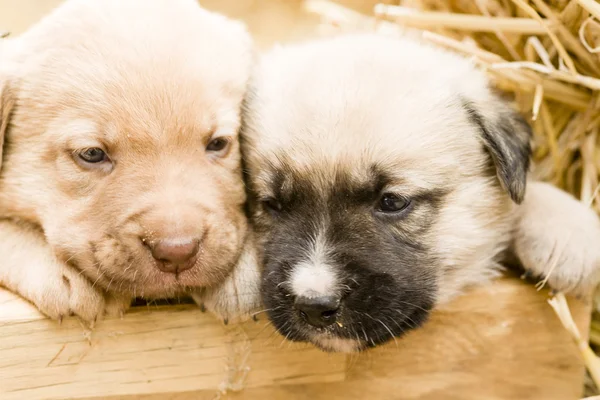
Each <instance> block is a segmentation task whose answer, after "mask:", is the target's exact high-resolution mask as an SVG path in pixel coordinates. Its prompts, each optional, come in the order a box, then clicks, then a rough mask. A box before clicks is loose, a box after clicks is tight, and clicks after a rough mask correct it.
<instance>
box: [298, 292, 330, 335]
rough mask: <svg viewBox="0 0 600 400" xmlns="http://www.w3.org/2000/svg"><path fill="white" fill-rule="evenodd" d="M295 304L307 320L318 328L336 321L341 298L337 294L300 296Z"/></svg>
mask: <svg viewBox="0 0 600 400" xmlns="http://www.w3.org/2000/svg"><path fill="white" fill-rule="evenodd" d="M294 306H295V307H296V309H297V310H298V312H299V313H300V316H301V317H302V318H303V319H304V320H305V321H306V322H308V323H309V324H311V325H312V326H315V327H317V328H324V327H326V326H329V325H331V324H333V323H334V322H335V320H336V318H337V314H338V309H339V307H340V299H339V298H338V297H335V296H320V297H305V296H300V297H297V298H296V301H295V303H294Z"/></svg>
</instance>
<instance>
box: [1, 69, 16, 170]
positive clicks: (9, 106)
mask: <svg viewBox="0 0 600 400" xmlns="http://www.w3.org/2000/svg"><path fill="white" fill-rule="evenodd" d="M15 103H16V94H15V90H14V89H13V86H12V85H11V84H10V82H9V81H8V80H7V79H4V77H3V76H2V75H0V170H2V158H3V155H4V141H5V140H4V139H5V136H6V131H7V130H8V124H9V121H10V116H11V114H12V111H13V109H14V107H15Z"/></svg>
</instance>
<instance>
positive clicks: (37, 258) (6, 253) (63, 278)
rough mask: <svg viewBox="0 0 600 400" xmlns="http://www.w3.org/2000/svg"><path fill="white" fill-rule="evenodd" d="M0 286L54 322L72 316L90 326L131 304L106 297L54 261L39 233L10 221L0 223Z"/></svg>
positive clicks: (79, 276)
mask: <svg viewBox="0 0 600 400" xmlns="http://www.w3.org/2000/svg"><path fill="white" fill-rule="evenodd" d="M0 286H3V287H6V288H7V289H9V290H11V291H13V292H15V293H17V294H19V295H21V296H22V297H24V298H25V299H27V300H29V301H30V302H32V303H33V304H34V305H35V306H36V307H37V308H38V309H39V310H40V311H41V312H42V313H44V314H46V315H47V316H49V317H51V318H53V319H57V320H62V318H63V317H65V316H69V315H73V314H74V315H77V316H78V317H80V318H81V319H82V320H84V321H85V322H87V323H90V324H93V323H94V322H95V321H96V320H97V319H99V318H100V317H102V316H103V315H104V314H105V313H110V314H118V313H122V312H123V311H124V310H125V309H126V307H128V306H129V303H130V299H125V298H120V297H119V298H114V297H112V296H111V297H108V296H105V294H104V293H103V292H102V291H101V290H99V289H97V288H94V285H93V284H92V283H91V282H90V281H88V280H87V279H86V278H85V277H84V276H83V275H81V274H80V273H79V271H77V270H76V269H74V268H72V267H70V266H68V265H66V264H65V263H63V262H62V261H60V260H58V259H57V258H56V256H55V255H54V253H53V252H52V249H51V248H50V246H49V245H48V244H47V243H46V240H45V239H44V236H43V234H42V232H41V231H40V230H38V229H36V228H35V227H34V226H32V225H30V224H27V223H24V222H15V221H11V220H0Z"/></svg>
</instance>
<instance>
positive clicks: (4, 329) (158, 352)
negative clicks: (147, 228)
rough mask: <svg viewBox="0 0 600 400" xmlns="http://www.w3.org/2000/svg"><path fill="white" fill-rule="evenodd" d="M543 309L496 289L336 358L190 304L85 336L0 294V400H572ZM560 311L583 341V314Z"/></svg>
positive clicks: (571, 355)
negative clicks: (226, 322)
mask: <svg viewBox="0 0 600 400" xmlns="http://www.w3.org/2000/svg"><path fill="white" fill-rule="evenodd" d="M546 300H547V295H546V294H545V293H542V292H537V291H536V290H535V289H534V288H533V287H532V286H531V285H528V284H525V283H523V282H521V281H520V280H518V279H514V278H513V279H509V278H506V279H502V280H499V281H497V282H495V283H493V284H491V285H489V286H486V287H482V288H478V289H476V290H473V291H471V292H469V293H468V294H467V295H465V296H463V297H461V298H459V299H457V300H456V301H455V302H453V303H451V304H450V305H448V306H447V307H446V308H445V309H444V310H440V311H439V312H436V313H434V315H433V316H432V318H431V320H430V321H429V322H428V323H427V324H426V325H425V327H424V328H422V329H420V330H417V331H414V332H411V333H409V334H408V335H406V336H405V337H404V338H402V339H398V340H397V342H396V343H394V342H392V343H390V344H388V345H386V346H383V347H381V348H379V349H375V350H373V351H369V352H366V353H363V354H360V355H351V356H348V355H342V354H327V353H323V352H321V351H319V350H316V349H314V348H312V347H311V346H309V345H304V344H292V343H288V342H285V341H283V338H282V337H281V336H279V335H278V334H276V333H274V331H273V329H272V327H271V326H270V325H269V324H267V323H266V322H265V321H264V320H262V321H261V320H259V321H258V322H254V321H251V322H248V323H245V324H243V325H239V326H230V327H226V326H223V325H222V324H220V323H219V322H218V321H216V320H215V319H213V318H212V317H210V316H209V315H205V314H203V313H202V312H201V311H200V310H199V309H197V308H196V307H194V306H191V305H177V306H161V307H139V308H135V309H134V310H133V311H132V312H130V313H128V314H126V315H125V317H124V318H123V319H114V320H105V321H102V322H101V323H100V324H99V325H98V326H97V327H96V329H95V330H94V331H93V332H92V333H91V335H90V334H89V333H88V332H86V331H85V330H84V329H83V328H82V326H81V325H80V324H79V322H78V321H77V320H75V319H70V320H66V321H64V322H63V324H62V325H61V326H59V325H58V324H57V323H55V322H52V321H49V320H47V319H45V318H43V317H42V316H41V315H40V314H39V313H38V312H37V311H36V310H35V309H34V308H33V307H32V306H30V305H29V304H27V303H25V302H24V301H22V300H20V299H17V298H16V297H15V296H14V295H12V294H10V293H8V292H0V355H1V357H0V398H1V399H3V400H11V399H32V400H34V399H64V398H77V399H100V398H102V399H157V400H158V399H203V398H207V399H208V398H213V397H215V396H216V395H217V393H218V392H219V390H220V389H223V388H225V387H226V386H224V385H226V384H227V383H228V382H229V385H230V386H231V388H232V389H233V390H232V391H229V392H228V394H226V395H225V397H230V398H234V399H238V398H239V399H266V398H269V399H289V398H294V399H311V400H316V399H365V398H370V399H389V398H396V399H440V398H442V399H482V398H485V399H561V400H563V399H576V398H578V397H579V396H580V394H581V392H582V388H583V371H584V370H583V364H582V362H581V360H580V357H579V354H578V352H577V348H576V346H575V345H574V344H573V343H572V342H571V339H570V338H569V337H568V335H567V334H566V332H565V331H564V329H563V328H562V326H561V325H560V323H559V321H558V319H557V318H556V316H555V315H554V314H553V311H552V310H551V308H550V307H549V306H548V304H547V303H546ZM570 303H571V306H572V308H573V313H574V316H575V319H576V321H577V322H578V324H579V326H580V328H581V329H582V331H583V332H587V329H588V324H589V306H588V305H587V304H584V303H581V302H579V301H575V300H571V301H570ZM246 373H247V374H246ZM244 375H246V378H245V379H244ZM236 389H242V390H241V391H240V392H237V393H236V391H235V390H236Z"/></svg>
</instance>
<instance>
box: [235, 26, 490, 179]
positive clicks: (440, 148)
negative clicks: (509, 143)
mask: <svg viewBox="0 0 600 400" xmlns="http://www.w3.org/2000/svg"><path fill="white" fill-rule="evenodd" d="M253 86H254V91H253V93H252V95H251V96H249V98H250V101H249V106H248V110H249V112H248V117H247V129H246V131H247V134H246V136H247V137H246V139H247V146H246V148H247V150H248V151H247V155H248V157H249V159H251V163H250V164H251V165H254V164H259V165H260V164H261V161H260V160H261V159H270V160H272V159H275V160H277V159H279V158H281V157H282V155H285V156H286V157H287V162H286V165H285V167H286V168H291V169H296V170H303V169H305V168H307V167H308V166H310V165H323V166H325V169H329V170H331V169H332V166H334V165H340V164H344V165H346V166H347V168H350V169H354V170H358V171H360V170H364V166H365V161H371V162H373V161H377V162H378V163H379V164H380V165H382V166H384V168H385V169H388V170H393V171H397V172H399V173H400V174H402V175H403V176H404V177H412V179H413V180H421V181H422V183H423V184H430V185H439V184H443V183H444V182H446V181H448V180H451V179H452V178H453V176H454V175H460V174H469V173H473V171H474V170H476V168H474V163H480V162H481V161H482V160H483V156H482V155H483V151H482V146H481V143H480V139H479V137H478V131H477V128H476V127H475V126H474V125H473V124H472V123H471V121H470V120H469V118H468V114H467V113H466V112H465V110H464V108H463V106H462V103H461V98H462V97H466V98H469V99H473V101H479V100H480V99H486V98H488V89H487V83H486V79H485V76H484V75H483V74H482V73H480V72H479V71H476V70H475V69H474V68H473V66H472V65H471V63H470V62H468V61H467V60H465V59H463V58H461V57H458V56H454V55H452V54H449V53H446V52H441V51H440V50H438V49H435V48H431V47H428V46H425V45H423V44H420V43H416V42H414V41H411V40H401V39H389V38H385V37H381V36H376V35H373V36H369V35H357V36H352V35H349V36H345V37H341V38H336V39H331V40H325V41H323V42H321V43H317V44H314V43H313V44H309V45H298V46H290V47H288V48H285V49H283V50H279V51H275V52H273V53H271V54H270V55H267V56H266V57H265V58H264V59H263V60H262V62H261V64H260V66H259V68H258V73H257V74H256V77H255V79H254V85H253ZM284 100H285V101H284ZM282 103H283V104H284V106H282ZM477 167H479V165H477ZM442 172H443V173H442Z"/></svg>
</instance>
